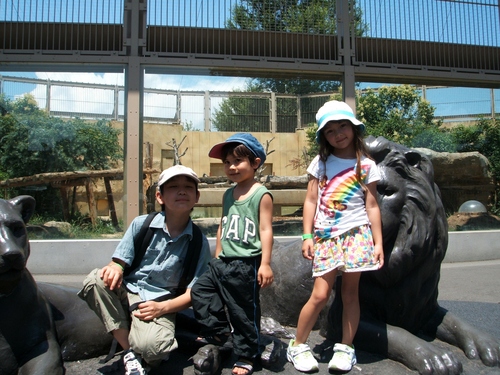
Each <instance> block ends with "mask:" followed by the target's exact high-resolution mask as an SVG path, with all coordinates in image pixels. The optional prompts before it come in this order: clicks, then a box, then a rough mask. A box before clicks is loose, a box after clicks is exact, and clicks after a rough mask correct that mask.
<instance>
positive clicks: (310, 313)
mask: <svg viewBox="0 0 500 375" xmlns="http://www.w3.org/2000/svg"><path fill="white" fill-rule="evenodd" d="M336 276H337V270H333V271H331V272H329V273H327V274H325V275H322V276H319V277H316V278H315V279H314V287H313V291H312V293H311V297H309V300H308V301H307V302H306V304H305V305H304V307H303V308H302V310H301V311H300V315H299V320H298V322H297V333H296V335H295V344H296V345H298V344H304V343H305V342H306V341H307V338H308V337H309V334H310V333H311V330H312V329H313V327H314V325H315V324H316V320H317V319H318V316H319V313H320V312H321V310H322V309H323V307H325V305H326V303H327V302H328V298H330V294H331V293H332V288H333V284H334V282H335V277H336Z"/></svg>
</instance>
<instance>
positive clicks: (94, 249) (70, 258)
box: [28, 230, 500, 274]
mask: <svg viewBox="0 0 500 375" xmlns="http://www.w3.org/2000/svg"><path fill="white" fill-rule="evenodd" d="M499 235H500V231H496V230H492V231H471V232H450V233H449V245H448V252H447V254H446V257H445V259H444V262H445V263H456V262H472V261H485V260H493V259H500V243H499V241H498V238H499ZM298 239H299V237H298V236H296V237H275V240H276V241H279V242H283V243H285V242H288V241H295V240H298ZM119 241H120V240H119V239H116V240H39V241H31V255H30V258H29V260H28V269H29V270H30V271H31V273H33V274H87V273H88V272H90V271H91V270H92V269H94V268H97V267H102V266H104V265H106V264H108V263H109V261H110V259H111V255H112V254H113V251H114V249H115V248H116V245H117V244H118V242H119ZM209 242H210V246H211V248H212V251H213V249H214V247H215V239H214V238H209ZM297 256H300V253H299V252H297Z"/></svg>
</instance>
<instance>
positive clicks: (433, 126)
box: [356, 85, 451, 151]
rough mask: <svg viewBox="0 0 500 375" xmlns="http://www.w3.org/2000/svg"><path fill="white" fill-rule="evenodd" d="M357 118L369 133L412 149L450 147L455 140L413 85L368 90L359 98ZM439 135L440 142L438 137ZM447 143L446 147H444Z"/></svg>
mask: <svg viewBox="0 0 500 375" xmlns="http://www.w3.org/2000/svg"><path fill="white" fill-rule="evenodd" d="M356 109H357V116H358V118H359V119H361V120H362V121H363V122H364V123H365V125H366V131H367V134H371V135H373V136H375V137H377V136H383V137H385V138H387V139H389V140H391V141H394V142H397V143H400V144H402V145H405V146H408V147H427V148H432V149H434V148H435V147H433V142H435V143H436V146H437V145H439V148H441V149H440V150H439V151H444V150H442V149H443V148H447V147H450V145H449V144H448V143H449V142H451V139H449V138H447V137H446V135H445V133H443V132H442V131H441V130H440V129H439V128H440V126H441V121H436V120H435V119H434V110H435V108H434V107H433V106H431V104H430V103H429V102H428V101H427V100H424V99H423V98H422V96H421V93H420V91H419V90H418V89H417V88H416V87H414V86H411V85H400V86H382V87H380V88H379V89H377V90H373V89H368V90H366V91H364V92H363V93H362V94H361V95H360V96H359V97H358V99H357V108H356ZM436 136H439V137H438V138H439V141H438V140H437V139H435V138H436ZM443 143H446V144H443Z"/></svg>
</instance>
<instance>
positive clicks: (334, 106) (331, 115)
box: [316, 100, 365, 140]
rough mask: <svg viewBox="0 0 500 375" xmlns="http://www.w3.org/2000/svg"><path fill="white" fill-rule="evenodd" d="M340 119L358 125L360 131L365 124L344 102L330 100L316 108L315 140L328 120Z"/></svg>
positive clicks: (363, 128)
mask: <svg viewBox="0 0 500 375" xmlns="http://www.w3.org/2000/svg"><path fill="white" fill-rule="evenodd" d="M340 120H348V121H350V122H351V123H352V124H353V125H356V126H359V127H360V128H361V131H364V130H365V125H364V124H363V123H362V122H361V121H359V120H358V119H357V118H356V116H354V112H353V111H352V108H351V107H349V106H348V105H347V104H346V103H344V102H339V101H338V100H331V101H329V102H326V103H325V104H323V106H322V107H321V108H320V109H319V110H318V113H316V123H317V124H318V130H317V131H316V140H319V133H320V131H321V129H323V127H324V126H325V125H326V124H328V123H329V122H330V121H340Z"/></svg>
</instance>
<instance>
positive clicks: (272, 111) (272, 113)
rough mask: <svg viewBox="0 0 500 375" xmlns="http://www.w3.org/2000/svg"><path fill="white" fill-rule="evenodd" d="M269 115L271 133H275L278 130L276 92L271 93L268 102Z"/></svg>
mask: <svg viewBox="0 0 500 375" xmlns="http://www.w3.org/2000/svg"><path fill="white" fill-rule="evenodd" d="M269 106H270V108H269V116H270V120H271V124H270V125H271V130H270V131H271V133H276V132H277V130H278V124H277V118H278V109H277V108H278V106H277V105H276V93H275V92H272V93H271V100H270V102H269Z"/></svg>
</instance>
